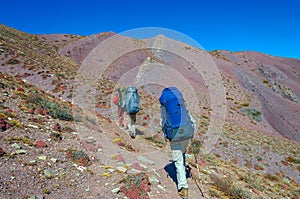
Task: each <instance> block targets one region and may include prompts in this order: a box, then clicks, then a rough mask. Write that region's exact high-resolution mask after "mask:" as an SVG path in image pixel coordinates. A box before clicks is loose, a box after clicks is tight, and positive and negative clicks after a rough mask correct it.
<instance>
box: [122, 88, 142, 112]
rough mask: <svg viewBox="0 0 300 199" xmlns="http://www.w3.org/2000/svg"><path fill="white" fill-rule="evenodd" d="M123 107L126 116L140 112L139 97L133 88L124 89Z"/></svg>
mask: <svg viewBox="0 0 300 199" xmlns="http://www.w3.org/2000/svg"><path fill="white" fill-rule="evenodd" d="M125 107H126V113H128V114H136V113H138V112H139V111H140V96H139V94H138V93H137V89H136V87H134V86H130V87H128V88H127V89H126V93H125Z"/></svg>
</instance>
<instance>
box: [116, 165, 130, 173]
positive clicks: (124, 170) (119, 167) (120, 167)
mask: <svg viewBox="0 0 300 199" xmlns="http://www.w3.org/2000/svg"><path fill="white" fill-rule="evenodd" d="M116 169H117V170H118V171H120V172H122V173H126V172H127V170H128V169H127V168H125V167H123V166H118V167H117V168H116Z"/></svg>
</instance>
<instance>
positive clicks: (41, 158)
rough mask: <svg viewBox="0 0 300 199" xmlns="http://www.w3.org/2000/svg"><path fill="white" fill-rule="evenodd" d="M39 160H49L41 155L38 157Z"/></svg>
mask: <svg viewBox="0 0 300 199" xmlns="http://www.w3.org/2000/svg"><path fill="white" fill-rule="evenodd" d="M38 159H40V160H43V161H46V160H47V156H44V155H41V156H39V157H38Z"/></svg>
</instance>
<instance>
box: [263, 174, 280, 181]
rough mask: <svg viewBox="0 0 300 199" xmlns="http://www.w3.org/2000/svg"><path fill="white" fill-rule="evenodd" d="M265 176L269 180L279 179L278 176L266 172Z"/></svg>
mask: <svg viewBox="0 0 300 199" xmlns="http://www.w3.org/2000/svg"><path fill="white" fill-rule="evenodd" d="M265 178H267V179H269V180H271V181H277V182H278V181H279V180H280V179H279V177H278V176H276V175H272V174H266V175H265Z"/></svg>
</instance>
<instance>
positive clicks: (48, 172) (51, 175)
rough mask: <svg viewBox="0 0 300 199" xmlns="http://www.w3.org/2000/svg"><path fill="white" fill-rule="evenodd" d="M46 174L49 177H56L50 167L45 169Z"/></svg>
mask: <svg viewBox="0 0 300 199" xmlns="http://www.w3.org/2000/svg"><path fill="white" fill-rule="evenodd" d="M44 174H45V176H46V177H47V178H53V177H54V174H53V173H52V172H51V171H50V170H49V169H45V170H44Z"/></svg>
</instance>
